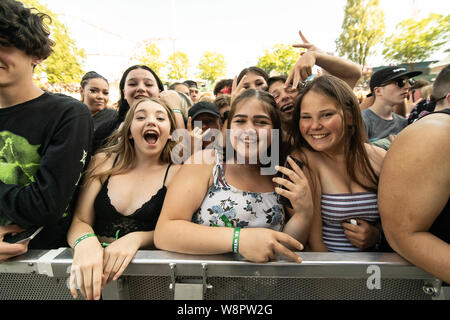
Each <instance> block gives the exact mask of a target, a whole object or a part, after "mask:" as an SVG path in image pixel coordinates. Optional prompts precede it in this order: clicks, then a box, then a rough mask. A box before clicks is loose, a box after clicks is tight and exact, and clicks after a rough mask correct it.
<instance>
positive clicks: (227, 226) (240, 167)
mask: <svg viewBox="0 0 450 320" xmlns="http://www.w3.org/2000/svg"><path fill="white" fill-rule="evenodd" d="M280 126H281V120H280V116H279V114H278V112H277V110H276V107H275V101H274V100H273V97H272V96H271V95H270V94H268V93H267V92H263V91H259V90H254V89H249V90H246V91H244V93H242V94H241V95H240V96H238V97H237V98H236V100H235V101H234V102H233V104H232V106H231V110H230V114H229V122H228V129H230V131H231V133H230V136H231V139H230V148H232V149H233V150H234V152H235V153H236V156H235V158H234V159H232V160H234V161H229V160H230V159H227V161H226V162H223V161H222V160H221V159H220V156H219V155H218V154H217V152H216V151H214V150H204V151H201V155H202V157H203V160H204V162H203V163H202V164H185V165H183V167H182V168H181V169H180V171H179V173H178V174H177V177H176V178H175V179H174V181H173V182H172V184H171V186H170V188H169V190H168V193H167V197H166V201H165V203H164V206H163V210H162V212H161V216H160V219H159V220H158V223H157V226H156V229H155V245H156V247H157V248H159V249H163V250H169V251H175V252H181V253H189V254H219V253H226V252H234V253H240V254H241V255H242V256H243V257H244V258H246V259H248V260H250V261H255V262H265V261H269V260H270V259H274V258H275V256H276V254H281V255H283V256H286V257H288V258H289V259H291V260H293V261H296V262H300V261H301V259H300V257H299V256H298V255H297V254H296V253H294V252H293V251H291V250H297V251H299V250H302V249H303V245H302V244H301V242H304V241H306V239H307V238H308V232H309V227H310V222H311V218H312V199H311V193H310V190H309V187H308V183H307V181H306V179H305V177H304V175H303V173H302V171H301V169H300V168H299V167H298V166H296V165H295V163H294V162H293V161H292V160H290V164H291V165H292V167H293V169H292V170H289V169H287V168H284V167H280V168H279V170H280V172H283V173H285V174H286V175H287V176H288V177H289V181H288V179H282V178H274V177H273V176H270V175H261V163H260V161H259V159H258V158H257V156H256V154H257V153H258V154H260V152H261V151H263V150H266V149H267V148H268V147H270V145H271V143H280V139H271V132H272V131H271V130H273V129H275V130H280ZM272 140H273V141H272ZM195 156H196V155H194V157H195ZM252 157H253V158H255V157H256V161H255V162H253V163H252V161H251V158H252ZM239 158H240V159H241V160H243V161H241V162H239V163H237V162H238V161H236V160H238V159H239ZM274 179H275V180H274ZM276 184H283V185H284V186H285V187H286V188H287V190H284V189H281V188H278V187H277V188H275V187H276ZM275 191H276V192H278V193H280V194H282V195H284V196H285V197H286V198H288V199H289V200H290V202H291V203H292V205H293V209H292V214H293V215H292V217H291V218H290V220H289V222H288V223H287V224H286V223H285V214H284V208H283V207H282V205H281V204H280V203H279V202H278V200H277V194H276V193H275Z"/></svg>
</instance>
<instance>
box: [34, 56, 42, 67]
mask: <svg viewBox="0 0 450 320" xmlns="http://www.w3.org/2000/svg"><path fill="white" fill-rule="evenodd" d="M42 61H44V58H39V57H32V58H31V64H32V65H33V68H35V67H36V66H37V65H39V64H40V63H41V62H42Z"/></svg>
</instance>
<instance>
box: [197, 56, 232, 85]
mask: <svg viewBox="0 0 450 320" xmlns="http://www.w3.org/2000/svg"><path fill="white" fill-rule="evenodd" d="M226 68H227V64H226V62H225V57H224V56H223V55H222V54H220V53H216V52H211V51H206V52H205V53H204V54H203V57H202V58H201V59H200V62H199V64H198V70H199V74H198V76H199V77H200V78H201V79H204V80H208V81H209V82H211V83H213V82H214V81H216V80H217V79H219V78H220V77H223V76H225V74H226Z"/></svg>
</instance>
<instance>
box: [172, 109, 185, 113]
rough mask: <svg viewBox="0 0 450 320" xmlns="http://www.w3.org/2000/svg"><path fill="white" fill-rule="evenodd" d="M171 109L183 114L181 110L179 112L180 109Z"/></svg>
mask: <svg viewBox="0 0 450 320" xmlns="http://www.w3.org/2000/svg"><path fill="white" fill-rule="evenodd" d="M172 111H173V112H174V113H181V114H183V112H181V110H180V109H172Z"/></svg>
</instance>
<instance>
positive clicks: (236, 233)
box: [233, 228, 241, 253]
mask: <svg viewBox="0 0 450 320" xmlns="http://www.w3.org/2000/svg"><path fill="white" fill-rule="evenodd" d="M240 234H241V228H234V231H233V253H239V236H240Z"/></svg>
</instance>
